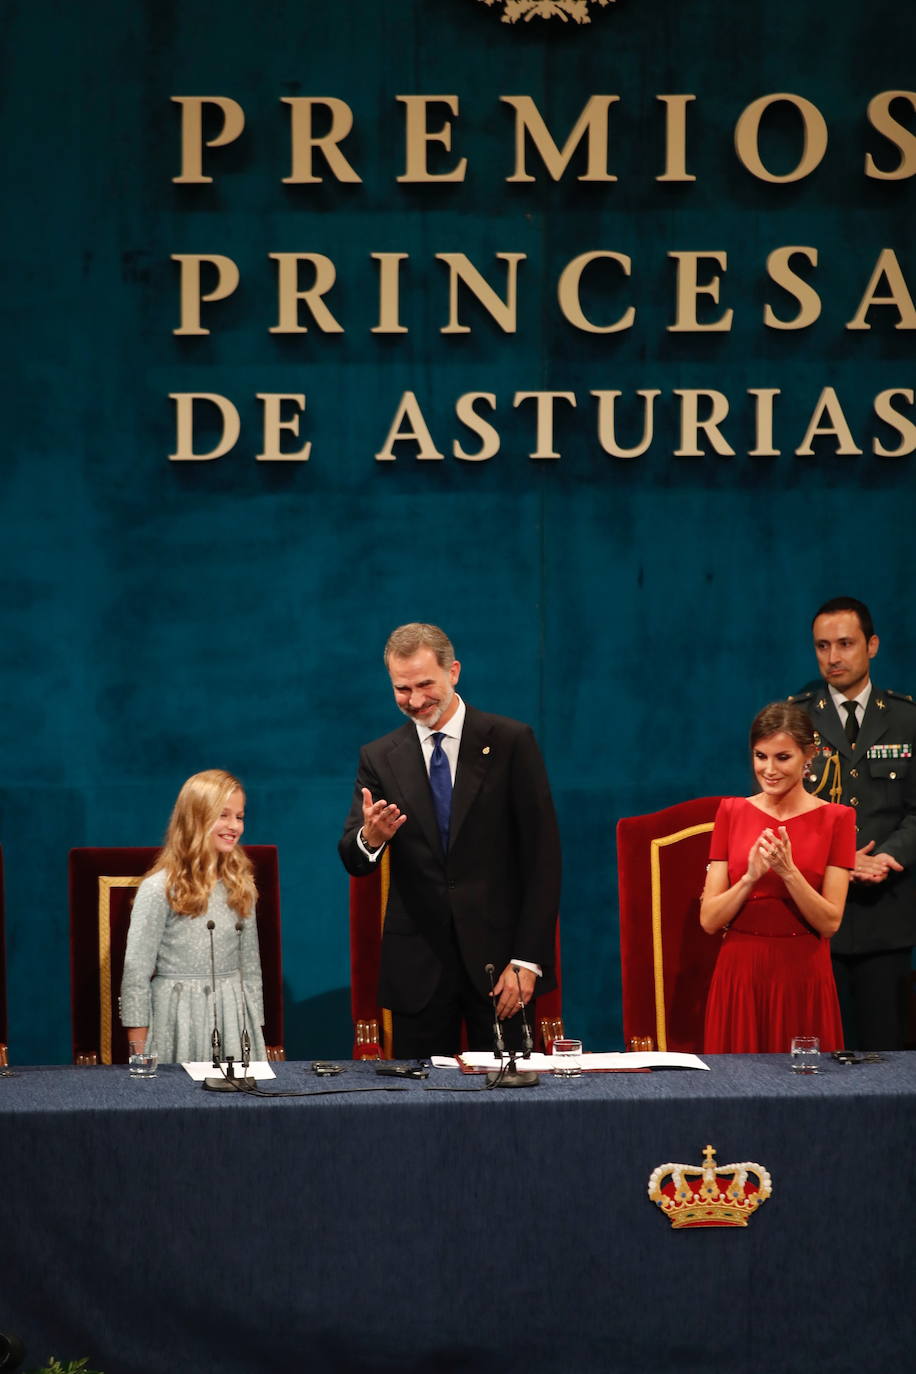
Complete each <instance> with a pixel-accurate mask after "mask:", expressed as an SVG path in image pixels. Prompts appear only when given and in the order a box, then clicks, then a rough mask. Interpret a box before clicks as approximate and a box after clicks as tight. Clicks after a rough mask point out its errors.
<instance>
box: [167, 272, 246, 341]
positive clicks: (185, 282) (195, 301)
mask: <svg viewBox="0 0 916 1374" xmlns="http://www.w3.org/2000/svg"><path fill="white" fill-rule="evenodd" d="M172 261H173V262H177V263H180V264H181V285H180V288H179V293H180V299H181V324H180V325H179V326H178V328H177V329H173V330H172V333H173V334H209V333H210V331H209V329H204V328H203V326H202V325H201V323H200V304H201V301H221V300H225V298H226V297H227V296H231V295H232V293H233V291H234V290H235V288H236V287H237V286H238V284H239V269H238V267H237V266H236V264H235V263H234V262H233V261H232V259H231V258H224V257H223V255H222V254H221V253H173V254H172ZM202 262H209V263H210V264H211V266H213V267H215V268H216V285H215V286H214V288H213V290H212V291H208V292H207V293H206V295H202V294H201V290H200V265H201V263H202Z"/></svg>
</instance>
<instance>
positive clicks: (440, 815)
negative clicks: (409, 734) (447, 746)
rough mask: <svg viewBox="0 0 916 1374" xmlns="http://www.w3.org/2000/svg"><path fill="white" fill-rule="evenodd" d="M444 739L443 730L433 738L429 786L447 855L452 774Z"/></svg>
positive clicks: (443, 848)
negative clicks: (443, 746)
mask: <svg viewBox="0 0 916 1374" xmlns="http://www.w3.org/2000/svg"><path fill="white" fill-rule="evenodd" d="M444 738H445V736H444V734H443V732H442V731H441V730H437V731H436V733H435V734H434V735H433V736H432V739H433V744H434V748H433V752H432V757H431V758H430V761H429V786H430V790H431V792H432V794H433V808H434V810H435V812H436V824H437V825H438V827H439V837H440V839H441V840H442V852H443V854H447V853H448V828H449V824H450V822H451V819H452V773H451V769H450V768H449V766H448V759H447V758H446V757H445V750H444V749H443V748H442V741H443V739H444Z"/></svg>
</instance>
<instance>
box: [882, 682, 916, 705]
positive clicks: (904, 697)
mask: <svg viewBox="0 0 916 1374" xmlns="http://www.w3.org/2000/svg"><path fill="white" fill-rule="evenodd" d="M884 695H885V696H886V697H893V699H894V701H907V702H909V704H910V705H911V706H916V701H914V700H913V698H912V696H911V695H910V693H909V692H892V691H891V689H890V688H889V687H886V688H885V689H884Z"/></svg>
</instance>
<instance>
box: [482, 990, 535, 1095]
mask: <svg viewBox="0 0 916 1374" xmlns="http://www.w3.org/2000/svg"><path fill="white" fill-rule="evenodd" d="M513 967H514V965H513ZM495 971H496V970H495V969H494V967H493V965H492V964H487V965H486V966H485V969H484V972H485V973H486V975H487V977H488V978H489V980H490V997H491V1000H492V1002H493V1039H494V1041H495V1047H496V1048H495V1055H496V1058H497V1059H498V1060H499V1068H498V1069H495V1070H493V1069H491V1070H490V1072H489V1073H488V1074H487V1087H488V1088H533V1087H535V1086H536V1085H537V1084H538V1083H540V1081H541V1080H540V1078H539V1077H538V1075H537V1074H536V1073H534V1072H533V1071H532V1070H530V1069H529V1070H524V1071H520V1070H519V1068H518V1066H517V1065H516V1062H515V1050H508V1051H507V1050H506V1042H505V1040H504V1039H503V1028H502V1025H501V1024H500V1020H499V1017H498V1016H497V1014H496V987H495V984H494V982H493V974H494V973H495ZM515 977H516V979H517V981H518V1000H519V1002H521V1003H522V1008H521V1010H522V1012H523V1013H524V999H523V998H522V982H521V979H520V978H519V976H518V969H517V968H516V969H515ZM522 1026H523V1028H524V1030H523V1034H524V1037H525V1046H526V1050H525V1053H526V1054H530V1053H531V1032H530V1030H529V1029H528V1023H527V1021H526V1020H525V1017H524V1014H523V1016H522ZM506 1054H508V1059H507V1061H506V1063H505V1064H504V1063H503V1062H502V1060H503V1057H504V1055H506Z"/></svg>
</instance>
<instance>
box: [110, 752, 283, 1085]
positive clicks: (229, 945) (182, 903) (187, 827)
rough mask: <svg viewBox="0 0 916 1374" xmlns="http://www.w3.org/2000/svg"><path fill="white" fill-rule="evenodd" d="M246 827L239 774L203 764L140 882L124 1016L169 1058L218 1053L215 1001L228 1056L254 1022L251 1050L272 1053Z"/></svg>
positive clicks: (132, 1031) (133, 1035) (138, 1038)
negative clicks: (266, 1039) (214, 1042)
mask: <svg viewBox="0 0 916 1374" xmlns="http://www.w3.org/2000/svg"><path fill="white" fill-rule="evenodd" d="M244 829H245V793H244V791H243V789H242V785H241V783H240V782H239V781H238V779H237V778H234V777H233V776H232V775H231V773H225V772H223V771H222V770H221V769H216V768H213V769H208V770H207V771H206V772H204V773H195V774H194V776H193V777H191V778H188V780H187V782H186V783H185V784H184V786H183V787H182V789H181V791H180V792H179V794H178V799H177V801H176V802H175V807H174V810H173V811H172V818H171V820H170V821H169V828H168V831H167V832H166V837H165V844H164V845H163V847H162V851H161V853H160V854H159V857H158V859H157V860H156V862H155V864H154V865H153V867H152V868H151V869H150V871H149V873H148V874H147V875H146V877H145V878H144V879H143V881H142V883H141V884H140V887H139V888H138V890H137V896H136V900H135V901H134V907H133V912H132V914H131V920H130V930H129V932H128V936H127V952H126V955H125V958H124V977H123V979H122V981H121V999H120V1006H121V1024H122V1025H123V1026H124V1027H126V1029H127V1038H128V1040H129V1041H130V1042H131V1043H132V1044H134V1045H138V1046H140V1045H142V1044H144V1043H145V1044H146V1045H147V1046H148V1048H149V1050H150V1052H153V1053H156V1054H158V1056H159V1062H160V1064H162V1063H186V1062H188V1061H194V1060H197V1061H200V1060H209V1059H211V1058H212V1041H211V1036H212V1032H213V1023H214V1010H215V1014H216V1024H217V1025H218V1027H219V1031H220V1035H221V1038H222V1057H223V1059H225V1058H226V1056H227V1055H230V1054H231V1055H232V1056H233V1057H234V1058H235V1059H236V1060H239V1059H241V1057H242V1044H241V1038H242V1027H243V1025H245V1024H247V1029H248V1035H249V1038H250V1040H251V1058H252V1059H266V1058H267V1053H266V1050H265V1048H264V1035H263V1030H262V1026H263V1023H264V999H263V993H262V988H261V960H260V955H259V953H258V928H257V921H256V919H255V914H254V912H255V901H256V899H257V892H256V890H255V885H254V878H253V876H252V865H251V860H250V859H249V858H248V855H247V854H246V853H245V851H244V849H242V848H241V847H240V845H239V840H240V839H241V837H242V833H243V831H244ZM211 922H212V925H213V930H212V934H213V955H214V962H215V969H216V982H215V989H214V987H213V985H212V984H213V979H212V978H211V968H210V934H211V932H210V929H209V927H210V923H211ZM214 997H215V1002H214ZM243 1008H244V1014H243Z"/></svg>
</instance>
